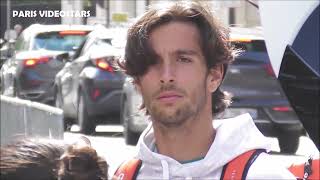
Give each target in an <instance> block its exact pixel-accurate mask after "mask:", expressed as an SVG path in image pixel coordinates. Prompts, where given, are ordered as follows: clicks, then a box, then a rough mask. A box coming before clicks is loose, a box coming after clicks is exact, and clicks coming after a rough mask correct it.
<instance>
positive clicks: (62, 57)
mask: <svg viewBox="0 0 320 180" xmlns="http://www.w3.org/2000/svg"><path fill="white" fill-rule="evenodd" d="M57 59H60V60H61V61H62V62H70V55H69V53H68V52H65V53H62V54H59V55H58V56H57Z"/></svg>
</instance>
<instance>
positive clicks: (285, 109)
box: [220, 27, 303, 153]
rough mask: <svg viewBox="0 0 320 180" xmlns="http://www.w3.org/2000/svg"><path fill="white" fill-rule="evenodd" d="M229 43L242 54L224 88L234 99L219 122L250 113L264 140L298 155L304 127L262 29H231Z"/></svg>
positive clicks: (235, 62) (227, 77) (234, 64)
mask: <svg viewBox="0 0 320 180" xmlns="http://www.w3.org/2000/svg"><path fill="white" fill-rule="evenodd" d="M230 41H231V43H232V45H234V46H235V47H236V48H237V49H240V50H242V51H243V52H242V53H240V55H239V56H238V57H237V58H236V59H235V61H234V62H233V64H232V65H231V66H230V67H229V69H228V72H227V74H226V77H225V80H224V82H223V84H222V89H223V90H226V91H228V92H230V93H231V94H232V95H233V99H232V104H231V106H230V107H229V108H228V109H226V110H225V112H224V113H222V114H221V115H220V118H230V117H233V116H236V115H240V114H242V113H246V112H248V113H250V115H251V117H252V118H253V120H254V122H255V124H256V126H257V127H258V129H260V131H261V132H262V133H263V134H264V135H265V136H270V137H277V138H278V140H279V146H280V150H281V152H282V153H294V152H296V150H297V148H298V146H299V138H300V135H302V133H303V127H302V125H301V123H300V121H299V119H298V117H297V115H296V113H295V112H294V111H293V109H292V107H291V106H290V104H289V102H288V100H287V98H286V96H285V94H284V92H283V90H282V88H281V86H280V84H279V83H278V81H277V80H276V77H275V74H274V72H273V69H272V66H271V64H270V60H269V56H268V53H267V49H266V45H265V41H264V39H263V37H262V29H261V28H260V27H257V28H239V27H232V28H231V36H230Z"/></svg>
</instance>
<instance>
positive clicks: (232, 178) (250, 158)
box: [220, 149, 266, 180]
mask: <svg viewBox="0 0 320 180" xmlns="http://www.w3.org/2000/svg"><path fill="white" fill-rule="evenodd" d="M262 152H266V151H265V150H264V149H254V150H251V151H247V152H245V153H243V154H240V155H239V156H238V157H236V158H235V159H233V160H232V161H230V162H229V163H228V164H226V165H224V167H223V169H222V173H221V177H220V180H239V179H241V180H245V179H246V177H247V174H248V171H249V168H250V166H251V165H252V164H253V162H254V161H255V160H256V159H257V157H258V156H259V155H260V154H261V153H262Z"/></svg>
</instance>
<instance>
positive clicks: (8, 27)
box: [7, 0, 11, 40]
mask: <svg viewBox="0 0 320 180" xmlns="http://www.w3.org/2000/svg"><path fill="white" fill-rule="evenodd" d="M10 20H11V2H10V0H7V32H8V40H10V39H11V37H10V34H11V33H10V29H11V28H10V25H11V22H10Z"/></svg>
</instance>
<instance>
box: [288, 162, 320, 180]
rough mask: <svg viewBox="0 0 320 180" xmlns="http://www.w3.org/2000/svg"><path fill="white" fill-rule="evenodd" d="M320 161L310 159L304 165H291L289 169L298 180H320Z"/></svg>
mask: <svg viewBox="0 0 320 180" xmlns="http://www.w3.org/2000/svg"><path fill="white" fill-rule="evenodd" d="M319 166H320V161H319V159H312V158H309V159H308V161H307V162H306V163H304V164H297V165H296V164H295V165H291V166H290V167H289V168H288V169H289V171H290V172H291V173H292V174H293V175H295V176H296V178H297V180H308V179H310V180H316V179H317V180H318V179H320V170H319Z"/></svg>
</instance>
